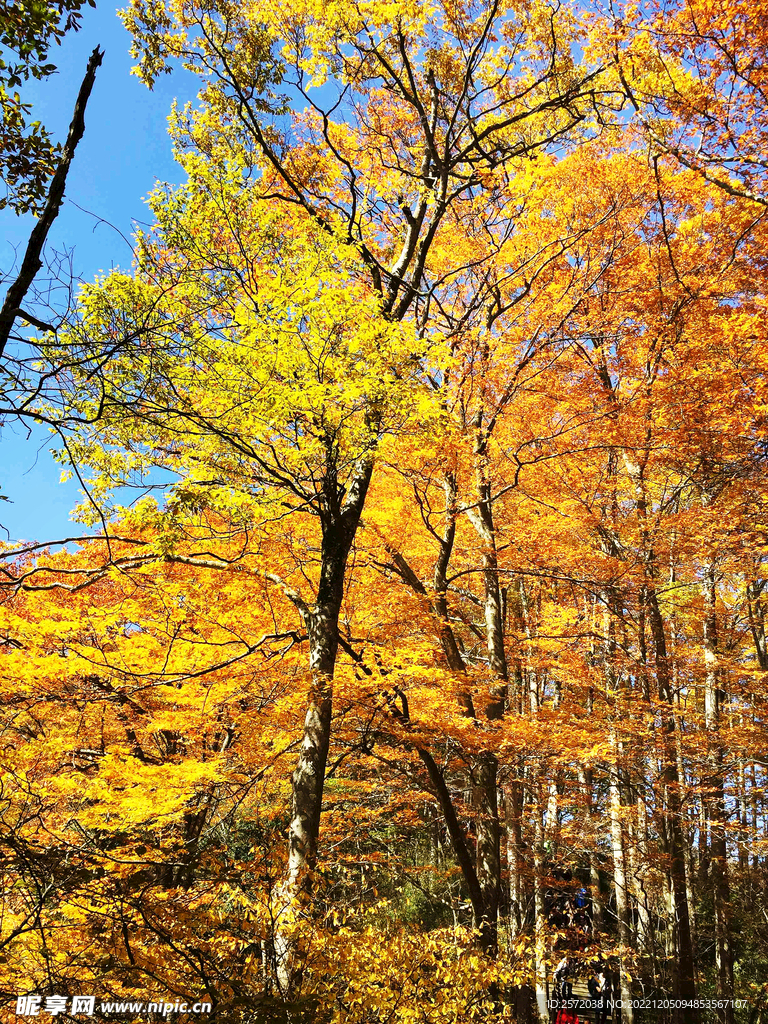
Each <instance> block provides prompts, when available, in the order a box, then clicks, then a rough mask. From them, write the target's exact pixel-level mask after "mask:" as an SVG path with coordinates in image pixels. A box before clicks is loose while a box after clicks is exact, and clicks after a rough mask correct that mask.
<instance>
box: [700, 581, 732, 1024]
mask: <svg viewBox="0 0 768 1024" xmlns="http://www.w3.org/2000/svg"><path fill="white" fill-rule="evenodd" d="M704 610H705V615H704V663H705V681H704V720H705V725H706V729H707V734H708V741H709V742H708V746H709V754H708V759H709V770H710V778H709V785H708V786H707V790H708V797H707V804H708V806H709V820H710V822H711V825H710V829H711V838H710V856H711V866H712V881H713V888H714V898H715V964H716V968H717V997H718V1000H720V1001H724V1002H725V1006H721V1007H718V1009H717V1018H718V1020H720V1021H722V1022H723V1024H733V1002H732V1000H733V952H732V949H731V894H730V886H729V881H728V851H727V847H726V837H725V827H726V817H727V815H726V808H725V785H724V770H723V747H722V742H721V739H720V705H721V700H722V690H721V688H720V681H719V679H718V664H717V663H718V653H717V589H716V586H715V570H714V566H713V565H712V564H711V563H710V564H709V565H708V566H707V574H706V580H705V583H704Z"/></svg>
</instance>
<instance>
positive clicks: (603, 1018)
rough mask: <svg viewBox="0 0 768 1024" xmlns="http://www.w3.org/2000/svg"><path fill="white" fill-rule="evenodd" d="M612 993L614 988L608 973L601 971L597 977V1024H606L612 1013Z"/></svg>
mask: <svg viewBox="0 0 768 1024" xmlns="http://www.w3.org/2000/svg"><path fill="white" fill-rule="evenodd" d="M611 992H612V987H611V982H610V979H609V976H608V972H607V971H606V970H605V969H601V970H600V971H599V972H598V975H597V986H596V998H597V1009H596V1012H595V1024H606V1022H607V1020H608V1014H609V1013H610V1012H611Z"/></svg>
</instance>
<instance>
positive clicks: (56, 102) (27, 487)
mask: <svg viewBox="0 0 768 1024" xmlns="http://www.w3.org/2000/svg"><path fill="white" fill-rule="evenodd" d="M98 2H99V0H97V3H98ZM97 43H98V44H99V45H100V46H101V48H102V49H103V50H104V51H105V56H104V61H103V63H102V66H101V67H100V68H99V70H98V72H97V75H96V83H95V85H94V89H93V92H92V94H91V98H90V101H89V103H88V109H87V112H86V131H85V136H84V138H83V140H82V142H81V143H80V145H79V147H78V149H77V154H76V156H75V160H74V162H73V164H72V166H71V168H70V172H69V179H68V182H67V190H66V199H65V202H64V206H63V207H62V210H61V213H60V214H59V217H58V219H57V221H56V223H55V225H54V227H53V229H52V231H51V235H50V236H49V245H51V244H52V245H53V247H54V248H56V249H59V250H61V249H62V248H64V247H66V248H67V249H72V250H74V252H73V260H74V269H75V273H76V274H77V275H78V276H79V277H81V278H82V279H85V280H89V279H91V278H92V277H93V276H94V275H95V274H96V273H98V271H100V270H108V269H109V268H110V267H113V266H125V267H127V266H129V265H130V259H131V252H130V248H129V246H128V245H126V243H125V241H124V240H123V239H122V238H121V237H120V235H119V234H118V232H117V231H115V230H113V229H112V228H110V227H108V226H107V225H106V224H103V223H100V222H99V221H98V220H97V219H96V218H95V217H93V216H90V215H89V214H88V213H83V212H81V211H80V210H79V209H78V208H77V206H75V205H74V204H75V203H76V204H78V206H81V207H83V208H84V209H85V210H87V211H90V214H95V215H96V217H99V218H103V220H105V221H108V222H109V223H111V224H113V225H114V226H115V227H116V228H117V229H119V231H121V232H122V233H123V234H124V235H125V236H126V237H128V238H130V236H131V232H132V230H133V227H132V226H133V224H134V222H136V221H145V222H146V220H147V219H148V211H147V208H146V206H145V204H144V198H145V196H146V195H147V193H148V192H149V191H150V190H151V188H152V187H153V185H154V183H155V181H156V180H160V181H171V182H176V181H179V180H180V178H181V175H182V172H181V169H180V168H179V167H178V165H177V164H175V163H174V160H173V156H172V154H171V144H170V140H169V138H168V136H167V134H166V118H167V115H168V112H169V110H170V107H171V103H172V101H173V99H174V97H175V96H178V98H179V100H180V101H185V100H187V99H192V98H193V97H194V91H195V82H194V80H193V79H192V76H191V75H184V74H181V75H180V74H178V73H177V74H174V75H172V76H166V77H163V78H162V79H161V80H160V81H158V83H157V85H156V86H155V89H154V91H153V92H150V91H149V90H148V89H147V88H146V87H145V86H144V85H142V84H141V82H139V80H138V79H137V78H136V77H135V76H132V75H131V74H130V69H131V64H132V61H131V58H130V55H129V53H128V47H129V44H130V37H129V35H128V33H127V32H126V31H125V29H124V28H123V26H122V24H121V22H120V20H119V19H118V17H117V15H116V13H115V8H113V7H112V6H111V5H110V3H109V0H107V2H106V3H104V4H99V6H98V7H97V8H96V9H95V10H93V9H91V8H89V7H86V8H85V14H84V16H83V22H82V27H81V29H80V31H79V32H77V33H69V35H68V36H67V37H66V38H65V41H64V43H63V44H62V46H61V47H54V48H53V50H52V51H51V53H50V60H51V63H55V64H56V65H57V67H58V68H59V71H58V73H57V74H56V75H53V76H52V77H50V78H48V79H47V80H45V81H43V82H39V83H38V82H31V83H28V84H27V86H25V87H24V89H23V91H22V98H23V99H24V100H25V101H27V102H31V103H32V104H33V114H34V118H39V119H40V120H41V121H42V122H43V124H45V125H46V127H47V128H48V129H49V131H51V132H52V133H54V134H55V137H56V138H57V139H58V140H60V141H62V142H63V141H64V138H65V137H66V132H67V128H68V127H69V122H70V119H71V117H72V108H73V105H74V102H75V97H76V96H77V91H78V89H79V87H80V82H81V80H82V77H83V74H84V72H85V66H86V64H87V61H88V57H89V55H90V53H91V51H92V50H93V48H94V46H96V44H97ZM33 224H34V221H33V219H32V218H31V217H21V218H19V217H15V216H14V215H13V214H11V213H9V212H8V211H7V210H3V211H0V275H2V276H3V277H5V276H6V275H7V274H8V273H9V271H11V268H12V265H13V263H14V246H15V247H17V248H18V251H19V254H20V255H21V254H23V251H24V247H25V246H26V240H27V238H28V236H29V232H30V229H31V227H32V225H33ZM6 288H7V284H6V285H2V284H0V294H1V295H2V296H4V295H5V290H6ZM52 445H53V439H52V438H51V437H50V435H49V434H48V432H47V431H46V430H43V429H40V430H37V431H36V432H35V433H33V435H32V436H31V437H27V436H26V433H25V431H24V430H23V429H22V428H20V427H18V426H12V425H10V424H9V425H6V426H5V427H3V428H2V430H1V431H0V493H2V494H3V495H5V496H6V497H8V498H9V499H11V501H3V502H0V526H2V527H3V528H4V530H3V531H0V537H2V539H4V540H5V539H7V537H8V534H10V537H11V538H12V539H14V540H20V539H25V540H30V539H36V540H53V539H57V538H61V537H66V536H68V535H69V534H71V533H72V532H73V530H74V532H75V533H77V532H81V530H80V528H79V527H77V526H75V527H73V524H71V523H70V522H69V511H70V509H71V508H72V506H73V505H74V504H75V503H76V502H77V501H78V500H79V497H80V495H79V490H78V487H77V484H76V483H72V482H70V483H69V484H60V483H59V482H58V481H59V475H60V467H59V466H57V465H56V463H54V461H53V459H52V458H51V456H50V454H49V449H50V448H51V446H52ZM5 530H7V531H8V532H7V533H6V532H4V531H5Z"/></svg>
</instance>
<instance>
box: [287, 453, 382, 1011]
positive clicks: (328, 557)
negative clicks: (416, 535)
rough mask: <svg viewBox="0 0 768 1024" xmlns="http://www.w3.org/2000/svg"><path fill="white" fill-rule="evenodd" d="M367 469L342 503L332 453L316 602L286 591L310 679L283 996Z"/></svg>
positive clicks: (313, 832) (305, 888) (293, 974)
mask: <svg viewBox="0 0 768 1024" xmlns="http://www.w3.org/2000/svg"><path fill="white" fill-rule="evenodd" d="M328 450H329V452H331V451H332V450H333V448H332V446H331V445H329V447H328ZM372 472H373V459H372V457H371V456H370V455H369V456H367V457H363V458H362V459H361V460H360V461H359V463H358V465H357V467H356V468H355V472H354V474H353V476H352V479H351V480H350V483H349V486H348V489H347V492H346V497H345V498H344V499H343V502H342V501H340V493H341V490H340V488H339V486H338V482H337V477H336V467H335V462H334V456H333V455H330V454H329V458H328V463H327V465H326V474H325V478H324V481H323V495H322V506H321V512H320V522H321V526H322V545H321V555H320V579H319V582H318V588H317V597H316V601H315V603H314V604H312V605H308V604H307V603H305V602H304V601H303V600H302V598H301V597H300V596H299V595H298V594H296V593H294V592H292V591H286V593H287V595H288V596H289V597H290V599H291V600H292V601H293V602H294V604H295V605H296V607H297V608H298V610H299V612H300V614H301V616H302V619H303V621H304V625H305V627H306V629H307V633H308V636H309V670H310V678H311V683H310V691H309V700H308V705H307V711H306V715H305V718H304V734H303V738H302V744H301V751H300V753H299V758H298V763H297V765H296V770H295V771H294V773H293V777H292V801H291V819H290V823H289V826H288V871H287V877H286V880H285V884H284V885H283V886H282V889H281V892H280V904H281V905H280V907H279V908H278V918H277V923H276V932H275V942H274V946H275V958H276V967H277V978H278V983H279V986H280V990H281V992H282V994H283V996H284V997H289V996H290V995H291V994H292V993H293V992H294V990H295V989H296V987H297V984H298V982H299V980H300V977H301V972H300V969H299V967H298V965H297V963H296V955H295V953H296V940H295V934H294V928H295V925H296V918H297V912H298V910H299V909H300V905H301V903H302V902H303V901H304V900H305V898H306V896H307V895H308V893H309V891H310V889H311V886H312V874H313V871H314V867H315V863H316V860H317V840H318V835H319V832H320V815H321V812H322V806H323V788H324V784H325V766H326V762H327V759H328V747H329V744H330V738H331V712H332V709H333V675H334V671H335V668H336V656H337V654H338V648H339V613H340V611H341V605H342V601H343V597H344V576H345V573H346V569H347V560H348V558H349V552H350V549H351V547H352V542H353V540H354V538H355V533H356V532H357V527H358V525H359V523H360V516H361V514H362V511H363V506H364V505H365V499H366V496H367V493H368V487H369V485H370V482H371V475H372Z"/></svg>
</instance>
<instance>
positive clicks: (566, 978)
mask: <svg viewBox="0 0 768 1024" xmlns="http://www.w3.org/2000/svg"><path fill="white" fill-rule="evenodd" d="M570 975H571V959H570V957H568V956H564V957H563V959H562V960H561V961H560V963H559V964H558V965H557V967H556V968H555V974H554V977H555V990H556V992H557V996H558V999H559V1000H560V1005H561V1006H562V1005H563V1003H564V1001H565V1000H566V999H570V998H571V997H572V995H573V982H572V981H571V980H570Z"/></svg>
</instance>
